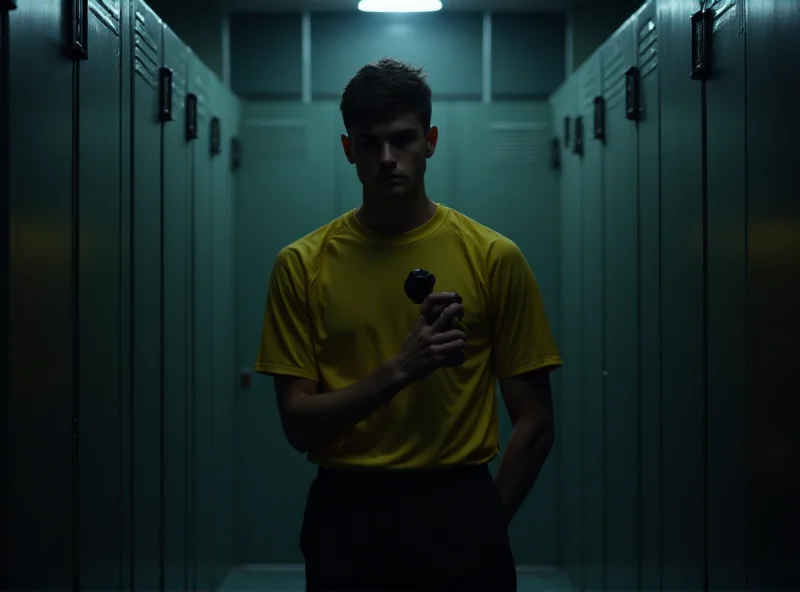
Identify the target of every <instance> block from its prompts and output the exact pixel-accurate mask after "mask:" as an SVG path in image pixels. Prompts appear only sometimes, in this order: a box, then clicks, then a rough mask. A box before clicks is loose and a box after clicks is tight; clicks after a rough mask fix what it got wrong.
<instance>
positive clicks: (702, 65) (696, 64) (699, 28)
mask: <svg viewBox="0 0 800 592" xmlns="http://www.w3.org/2000/svg"><path fill="white" fill-rule="evenodd" d="M713 26H714V17H713V13H712V11H711V10H710V9H706V10H699V11H697V12H695V13H694V14H693V15H692V71H691V73H690V77H691V78H692V80H708V79H709V78H710V77H711V32H712V30H713Z"/></svg>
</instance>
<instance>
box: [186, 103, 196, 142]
mask: <svg viewBox="0 0 800 592" xmlns="http://www.w3.org/2000/svg"><path fill="white" fill-rule="evenodd" d="M196 139H197V95H195V94H192V93H189V94H187V95H186V141H187V142H188V141H189V140H196Z"/></svg>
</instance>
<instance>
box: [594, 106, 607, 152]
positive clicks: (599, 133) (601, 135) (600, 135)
mask: <svg viewBox="0 0 800 592" xmlns="http://www.w3.org/2000/svg"><path fill="white" fill-rule="evenodd" d="M593 135H594V139H595V140H600V141H601V142H605V141H606V100H605V99H604V98H603V97H600V96H597V97H595V98H594V133H593Z"/></svg>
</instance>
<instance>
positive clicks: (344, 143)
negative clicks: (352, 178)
mask: <svg viewBox="0 0 800 592" xmlns="http://www.w3.org/2000/svg"><path fill="white" fill-rule="evenodd" d="M342 148H344V156H345V158H347V162H349V163H350V164H353V153H352V152H351V151H350V138H348V137H347V136H346V135H345V134H342Z"/></svg>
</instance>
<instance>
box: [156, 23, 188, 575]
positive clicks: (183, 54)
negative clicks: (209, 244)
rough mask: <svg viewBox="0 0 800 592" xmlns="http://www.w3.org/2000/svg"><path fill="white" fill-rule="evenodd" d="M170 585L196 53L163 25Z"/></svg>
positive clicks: (176, 519)
mask: <svg viewBox="0 0 800 592" xmlns="http://www.w3.org/2000/svg"><path fill="white" fill-rule="evenodd" d="M163 43H164V45H163V50H164V51H163V58H164V59H163V68H165V70H162V78H161V81H162V82H161V86H160V92H161V98H160V99H159V112H160V114H161V121H162V122H163V140H162V141H163V145H162V151H163V152H162V153H163V171H162V174H163V188H162V191H163V195H162V202H163V210H162V212H163V220H162V222H163V228H164V230H163V265H164V275H163V282H164V284H163V290H164V293H163V298H164V407H163V412H164V450H163V454H164V587H165V588H166V589H167V590H188V589H189V583H188V580H187V574H188V566H189V561H190V556H189V545H188V544H187V540H188V539H187V537H188V532H189V531H188V529H189V521H190V519H191V516H190V509H191V508H190V505H189V504H188V503H187V500H188V499H189V493H190V490H189V485H188V483H189V481H188V478H189V463H188V461H187V459H189V458H190V456H189V455H190V450H191V449H190V447H189V435H190V434H189V417H190V413H191V407H190V389H191V387H192V380H191V375H190V369H191V352H192V333H191V327H192V322H191V311H192V309H191V299H192V292H191V262H192V244H191V240H192V208H191V206H192V204H191V187H192V179H191V152H190V149H191V144H190V143H189V141H187V138H186V96H187V94H188V84H189V59H190V55H191V52H190V50H189V48H188V47H186V45H185V44H184V43H183V42H182V41H181V40H180V39H179V38H178V37H177V35H176V34H175V33H174V32H173V31H172V30H171V29H170V28H169V27H168V26H167V25H166V24H165V25H163Z"/></svg>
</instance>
